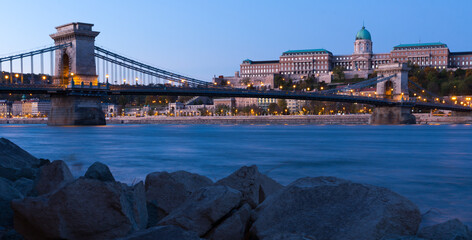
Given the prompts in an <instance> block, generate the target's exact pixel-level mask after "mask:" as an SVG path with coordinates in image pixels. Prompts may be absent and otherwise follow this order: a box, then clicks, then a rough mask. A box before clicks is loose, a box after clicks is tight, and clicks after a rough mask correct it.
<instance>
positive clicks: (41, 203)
mask: <svg viewBox="0 0 472 240" xmlns="http://www.w3.org/2000/svg"><path fill="white" fill-rule="evenodd" d="M138 205H139V206H138ZM12 208H13V210H14V212H15V215H14V222H15V230H16V231H18V232H19V233H20V234H22V235H23V236H24V237H25V238H27V239H45V238H49V239H113V238H118V237H124V236H126V235H128V234H129V233H130V232H132V231H135V230H141V229H144V228H145V226H146V220H147V211H146V206H145V195H144V184H143V183H142V182H140V183H139V184H137V185H135V186H133V187H127V186H125V185H124V184H121V183H118V182H102V181H98V180H95V179H86V178H79V179H77V180H75V181H73V182H71V183H69V184H67V185H65V186H64V187H62V188H60V189H58V190H57V191H55V192H52V193H50V194H47V195H41V196H38V197H29V198H25V199H23V200H14V201H13V202H12ZM143 221H144V222H143Z"/></svg>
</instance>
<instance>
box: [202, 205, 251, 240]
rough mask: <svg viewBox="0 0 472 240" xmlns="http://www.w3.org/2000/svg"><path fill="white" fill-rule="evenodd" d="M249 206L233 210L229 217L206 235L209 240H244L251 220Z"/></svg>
mask: <svg viewBox="0 0 472 240" xmlns="http://www.w3.org/2000/svg"><path fill="white" fill-rule="evenodd" d="M251 211H252V209H251V206H249V204H247V203H246V204H244V205H243V206H242V207H241V208H239V209H237V210H234V213H231V214H230V216H229V217H228V218H227V219H225V220H223V222H222V223H221V224H219V225H218V226H216V227H215V228H214V229H213V230H211V231H210V232H209V233H208V234H207V236H208V237H207V238H208V239H211V240H218V239H225V240H241V239H244V237H245V235H246V232H247V229H248V228H249V219H250V218H251Z"/></svg>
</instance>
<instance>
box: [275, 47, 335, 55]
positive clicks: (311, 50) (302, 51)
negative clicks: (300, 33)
mask: <svg viewBox="0 0 472 240" xmlns="http://www.w3.org/2000/svg"><path fill="white" fill-rule="evenodd" d="M309 52H324V53H329V51H328V50H326V49H324V48H318V49H303V50H288V51H285V52H283V54H287V53H309Z"/></svg>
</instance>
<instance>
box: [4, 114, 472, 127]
mask: <svg viewBox="0 0 472 240" xmlns="http://www.w3.org/2000/svg"><path fill="white" fill-rule="evenodd" d="M414 115H415V117H416V124H418V125H428V124H430V125H436V124H472V116H449V117H441V116H430V114H428V113H421V114H414ZM47 121H48V120H47V118H24V119H22V118H7V119H5V118H1V119H0V124H47ZM369 122H370V114H351V115H289V116H283V115H282V116H203V117H201V116H199V117H167V116H157V117H118V118H109V119H107V124H275V125H278V124H279V125H286V124H287V125H300V124H307V125H368V124H369Z"/></svg>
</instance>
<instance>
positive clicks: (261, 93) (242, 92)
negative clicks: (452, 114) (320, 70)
mask: <svg viewBox="0 0 472 240" xmlns="http://www.w3.org/2000/svg"><path fill="white" fill-rule="evenodd" d="M0 93H7V94H8V93H12V94H30V93H32V94H65V95H76V94H84V95H88V94H100V95H161V96H165V95H167V96H208V97H243V98H279V99H298V100H314V101H328V102H347V103H359V104H369V105H374V106H391V107H395V106H399V107H400V106H404V107H415V108H422V109H443V110H453V111H462V112H472V108H470V107H465V106H460V105H450V104H441V103H431V102H417V101H411V100H410V101H393V100H389V99H383V98H372V97H362V96H352V95H337V94H324V93H316V92H304V91H280V90H246V89H230V88H217V87H205V88H203V87H202V88H198V87H197V88H186V87H169V86H140V85H138V86H131V85H110V86H108V87H106V86H104V85H103V86H102V87H100V88H98V87H96V86H94V87H89V86H84V87H80V86H75V87H74V88H70V87H69V88H68V87H65V86H62V85H10V84H7V85H0Z"/></svg>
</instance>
